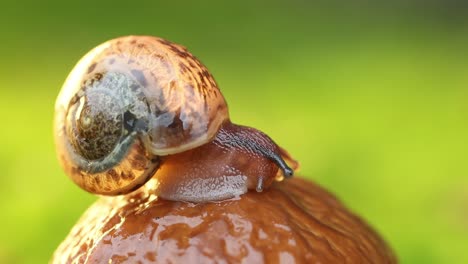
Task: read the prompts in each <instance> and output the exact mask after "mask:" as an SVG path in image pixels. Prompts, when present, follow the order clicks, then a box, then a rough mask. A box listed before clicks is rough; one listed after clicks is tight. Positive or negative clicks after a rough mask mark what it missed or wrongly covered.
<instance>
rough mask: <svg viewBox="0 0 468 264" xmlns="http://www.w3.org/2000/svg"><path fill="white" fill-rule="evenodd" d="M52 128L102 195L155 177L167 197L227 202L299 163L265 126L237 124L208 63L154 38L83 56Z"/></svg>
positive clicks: (85, 184) (64, 161)
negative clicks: (255, 127) (269, 135)
mask: <svg viewBox="0 0 468 264" xmlns="http://www.w3.org/2000/svg"><path fill="white" fill-rule="evenodd" d="M54 129H55V131H54V132H55V141H56V146H57V153H58V157H59V160H60V162H61V165H62V167H63V168H64V170H65V171H66V173H67V174H68V175H69V176H70V178H71V179H72V180H73V181H74V182H75V183H76V184H78V185H79V186H80V187H81V188H83V189H84V190H86V191H88V192H91V193H96V194H103V195H119V194H125V193H129V192H131V191H133V190H136V189H137V188H139V187H140V186H142V185H143V184H144V183H146V182H147V181H148V180H149V179H151V178H156V179H157V181H158V188H157V189H156V190H155V194H157V195H159V196H160V197H162V198H166V199H169V200H183V201H193V202H203V201H210V200H221V199H227V198H231V197H234V196H237V195H241V194H243V193H245V192H247V190H248V189H256V190H257V191H262V190H263V188H265V187H268V186H269V185H270V184H271V183H272V181H273V180H275V179H276V180H280V179H282V177H283V176H284V177H289V176H292V174H293V170H294V169H295V168H296V167H297V162H295V161H294V160H293V159H292V158H291V157H290V156H289V154H288V153H287V152H286V151H284V150H283V149H282V148H280V147H279V146H277V145H276V144H275V143H274V142H273V141H272V140H271V139H270V138H269V137H268V136H267V135H265V134H264V133H262V132H260V131H258V130H256V129H253V128H249V127H244V126H239V125H235V124H232V123H231V122H230V119H229V113H228V108H227V105H226V102H225V100H224V97H223V95H222V94H221V92H220V91H219V89H218V86H217V84H216V82H215V81H214V79H213V77H212V76H211V74H210V73H209V72H208V70H207V69H206V68H205V66H203V65H202V64H201V62H200V61H199V60H197V59H196V58H195V57H194V56H193V55H192V54H191V53H189V52H188V51H187V50H186V48H184V47H182V46H180V45H177V44H174V43H171V42H169V41H166V40H164V39H160V38H156V37H149V36H128V37H121V38H117V39H114V40H110V41H108V42H105V43H103V44H101V45H99V46H97V47H96V48H94V49H93V50H91V51H90V52H89V53H88V54H87V55H85V56H84V57H83V58H82V59H81V60H80V61H79V62H78V64H77V65H76V66H75V68H74V69H73V70H72V72H71V73H70V75H69V76H68V78H67V80H66V81H65V84H64V86H63V88H62V90H61V92H60V94H59V96H58V98H57V102H56V105H55V121H54ZM288 164H289V165H288ZM290 166H291V167H292V168H291V167H290Z"/></svg>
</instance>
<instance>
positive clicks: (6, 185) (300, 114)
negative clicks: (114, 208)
mask: <svg viewBox="0 0 468 264" xmlns="http://www.w3.org/2000/svg"><path fill="white" fill-rule="evenodd" d="M467 10H468V5H466V4H463V3H462V2H461V1H442V0H441V1H414V0H413V1H403V0H402V1H397V2H387V1H378V2H372V3H371V2H369V1H351V2H349V1H336V0H335V1H318V2H317V1H304V0H302V1H301V0H292V1H287V0H284V1H279V0H276V1H231V2H225V3H218V1H200V2H195V1H193V2H189V3H180V2H179V1H177V2H176V1H174V2H173V1H148V2H138V3H137V2H136V1H135V3H132V1H99V2H98V1H96V2H87V3H86V2H85V1H72V2H68V1H57V2H51V1H31V2H26V1H16V2H14V3H7V2H5V1H2V3H1V4H0V33H1V35H0V121H1V129H0V212H1V217H0V227H1V229H0V230H1V231H0V263H44V262H47V260H48V259H49V258H50V256H51V254H52V253H53V251H54V249H55V248H56V247H57V245H58V244H59V243H60V241H61V240H62V239H63V238H64V237H65V236H66V234H67V233H68V231H69V230H70V228H71V227H72V226H73V224H74V223H75V222H76V221H77V219H78V218H79V216H80V215H81V214H82V213H83V212H84V210H85V209H86V208H87V207H88V206H89V205H90V204H91V203H92V202H93V201H94V200H95V199H96V198H95V197H94V196H92V195H89V194H87V193H85V192H84V191H82V190H80V189H78V187H76V186H75V185H73V184H72V182H71V181H70V180H69V179H68V178H67V177H66V176H65V175H64V173H63V172H62V171H61V169H60V168H59V165H58V163H57V161H56V158H55V152H54V146H53V139H52V118H53V105H54V100H55V97H56V95H57V93H58V91H59V89H60V87H61V85H62V83H63V81H64V79H65V77H66V76H67V74H68V72H69V71H70V70H71V69H72V67H73V66H74V64H75V63H76V62H77V61H78V59H79V58H80V57H81V56H82V55H84V54H85V53H86V52H87V51H88V50H89V49H91V48H92V47H94V46H96V45H97V44H99V43H101V42H103V41H105V40H107V39H110V38H114V37H117V36H121V35H128V34H147V35H156V36H161V37H164V38H167V39H169V40H172V41H174V42H178V43H182V44H183V45H185V46H187V47H188V48H189V49H190V50H191V51H192V52H193V53H194V54H195V55H196V56H198V57H199V58H201V60H202V61H203V62H204V63H205V64H206V65H207V66H208V67H209V69H210V70H211V72H212V73H213V74H214V76H215V78H216V79H217V81H218V83H219V85H220V87H221V89H222V91H223V93H224V95H225V97H226V98H227V101H228V102H229V106H230V113H231V116H232V119H233V120H234V121H235V122H238V123H241V124H246V125H251V126H254V127H257V128H259V129H261V130H263V131H265V132H266V133H267V134H269V135H270V136H272V137H273V138H274V139H275V140H276V141H277V142H278V143H279V144H280V145H282V146H283V147H285V148H286V149H288V150H289V151H290V153H291V154H293V155H294V157H296V158H297V159H298V160H299V161H300V162H301V165H302V167H301V172H300V174H301V175H304V176H307V177H308V178H309V179H312V180H314V181H316V182H318V183H320V184H322V185H323V186H325V187H326V188H328V189H329V190H331V191H332V192H334V193H336V194H337V195H338V196H339V197H340V198H341V199H342V200H343V201H344V202H345V203H346V204H347V205H348V206H349V207H350V208H352V209H353V210H354V211H355V212H357V213H358V214H360V215H361V216H363V217H364V218H365V219H367V220H368V221H369V222H370V224H371V225H372V226H374V227H375V228H376V229H377V230H378V231H379V232H380V233H381V234H382V235H383V236H384V237H385V238H386V240H387V241H388V242H389V243H390V244H391V245H392V247H393V248H394V249H395V250H396V252H397V254H398V256H399V258H400V260H401V261H402V262H404V263H468V161H467V159H468V157H467V155H466V151H467V149H468V104H467V101H468V90H467V89H468V23H467V22H468V11H467Z"/></svg>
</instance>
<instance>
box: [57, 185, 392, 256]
mask: <svg viewBox="0 0 468 264" xmlns="http://www.w3.org/2000/svg"><path fill="white" fill-rule="evenodd" d="M149 184H150V185H151V184H154V182H149ZM153 187H154V186H153ZM147 188H148V187H147ZM148 189H150V188H148ZM148 189H145V188H142V189H141V190H139V191H137V192H134V193H132V194H130V195H126V196H122V197H107V198H101V199H100V200H99V201H97V202H96V203H95V204H94V205H92V206H91V208H89V209H88V211H87V212H86V213H85V214H84V215H83V217H82V218H81V219H80V221H79V222H78V223H77V224H76V226H75V227H74V228H73V229H72V231H71V233H70V234H69V235H68V237H67V238H66V239H65V241H64V242H63V243H62V244H61V245H60V247H59V248H58V249H57V251H56V252H55V254H54V257H53V260H52V263H72V262H73V263H75V262H77V263H240V262H242V263H294V262H296V263H396V262H397V260H396V257H395V256H394V255H393V253H392V251H391V249H390V248H389V247H388V245H387V244H386V243H385V242H384V241H383V240H382V238H381V237H379V235H378V234H377V233H376V232H375V231H373V230H372V228H370V227H369V226H368V225H367V224H366V223H365V222H364V221H363V220H361V219H360V218H359V217H357V216H355V215H354V214H353V213H351V212H350V211H349V210H348V209H347V208H346V207H344V206H343V204H341V203H340V202H339V201H338V200H337V199H336V198H335V197H334V196H333V195H331V194H330V193H329V192H327V191H326V190H324V189H322V188H321V187H320V186H318V185H316V184H314V183H312V182H309V181H306V180H303V179H299V178H295V179H291V180H285V181H283V182H279V183H274V184H273V185H272V187H271V188H270V189H268V190H265V191H264V192H262V193H257V192H252V191H251V192H248V193H246V194H244V195H242V196H241V197H240V198H237V199H231V200H226V201H221V202H212V203H203V204H193V203H184V202H172V201H165V200H160V199H157V198H156V197H154V196H153V195H148V194H147V193H148V191H147V190H148Z"/></svg>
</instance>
